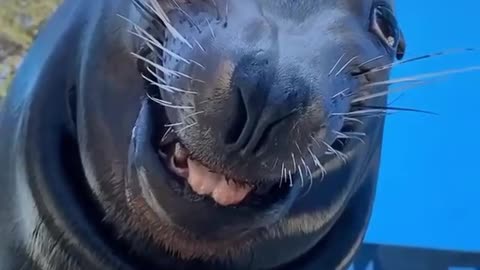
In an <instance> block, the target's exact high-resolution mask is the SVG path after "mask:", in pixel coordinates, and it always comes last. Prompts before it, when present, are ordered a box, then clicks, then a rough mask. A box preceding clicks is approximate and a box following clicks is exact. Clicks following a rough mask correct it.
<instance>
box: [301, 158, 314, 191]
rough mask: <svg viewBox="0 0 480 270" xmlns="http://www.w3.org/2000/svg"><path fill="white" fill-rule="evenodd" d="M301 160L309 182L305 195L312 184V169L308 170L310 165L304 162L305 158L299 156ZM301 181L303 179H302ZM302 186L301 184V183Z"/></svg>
mask: <svg viewBox="0 0 480 270" xmlns="http://www.w3.org/2000/svg"><path fill="white" fill-rule="evenodd" d="M301 161H302V164H303V167H304V168H305V172H306V173H307V175H308V176H310V184H309V186H308V189H307V191H306V192H305V195H306V194H307V193H308V192H309V191H310V190H311V188H312V185H313V175H312V171H311V170H310V167H309V166H308V165H307V163H306V162H305V159H303V158H301ZM302 182H303V181H302ZM302 186H303V185H302Z"/></svg>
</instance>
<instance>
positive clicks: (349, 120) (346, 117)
mask: <svg viewBox="0 0 480 270" xmlns="http://www.w3.org/2000/svg"><path fill="white" fill-rule="evenodd" d="M343 120H344V121H347V122H356V123H359V124H360V125H364V123H363V121H362V120H360V119H357V118H353V117H348V116H344V117H343Z"/></svg>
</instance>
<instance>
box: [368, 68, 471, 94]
mask: <svg viewBox="0 0 480 270" xmlns="http://www.w3.org/2000/svg"><path fill="white" fill-rule="evenodd" d="M478 70H480V65H477V66H470V67H466V68H457V69H450V70H444V71H438V72H431V73H424V74H420V75H414V76H410V77H403V78H397V79H391V80H386V81H381V82H373V83H369V84H366V85H365V86H364V88H369V87H375V86H382V85H392V84H397V83H404V82H413V83H415V82H421V81H420V80H425V79H433V78H438V77H444V76H448V75H452V74H461V73H466V72H470V71H478Z"/></svg>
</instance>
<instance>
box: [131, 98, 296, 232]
mask: <svg viewBox="0 0 480 270" xmlns="http://www.w3.org/2000/svg"><path fill="white" fill-rule="evenodd" d="M150 107H151V104H150V102H149V101H148V100H147V99H146V100H144V101H143V103H142V107H141V110H140V113H139V115H138V118H137V121H136V124H135V126H134V129H133V131H132V137H131V146H130V153H129V163H130V164H129V170H128V177H127V180H126V195H127V200H128V201H129V202H132V200H134V199H137V198H139V197H140V198H142V199H143V200H144V201H145V202H146V203H147V204H148V206H149V207H150V208H151V210H152V211H153V212H154V213H155V214H156V215H157V216H158V218H160V219H161V220H162V221H164V222H167V223H168V224H170V225H173V226H179V227H181V228H183V229H188V230H189V231H193V232H194V233H196V234H197V235H200V236H208V237H212V236H213V237H215V236H217V237H221V236H222V235H223V236H224V235H225V234H226V233H236V234H237V235H241V234H246V233H248V232H251V231H252V230H256V229H261V228H264V227H267V226H269V225H271V224H273V223H275V222H276V221H277V220H279V219H280V218H281V217H283V216H284V215H286V213H287V212H288V209H289V208H290V206H291V205H292V203H293V201H294V200H293V199H294V198H295V197H296V195H297V194H298V193H299V190H300V187H299V185H298V183H295V184H294V185H293V187H290V188H289V192H287V193H286V194H285V196H283V197H280V198H279V199H278V200H277V201H275V202H273V203H271V204H265V205H256V206H255V207H252V206H248V205H245V206H227V207H224V206H220V205H216V204H214V203H213V200H211V201H210V200H200V201H192V200H188V199H186V198H184V197H183V196H181V195H180V194H179V193H178V192H176V191H175V190H174V189H173V188H172V186H171V179H170V180H169V178H171V177H172V173H171V172H170V171H169V169H168V167H167V165H166V164H164V163H163V162H162V160H161V159H160V157H159V156H158V153H157V151H156V148H155V147H154V146H153V145H152V143H151V137H152V133H153V127H154V125H153V123H152V122H153V121H152V116H151V113H150V112H149V110H150V109H151V108H150ZM212 220H215V225H211V221H212ZM208 224H210V226H207V225H208Z"/></svg>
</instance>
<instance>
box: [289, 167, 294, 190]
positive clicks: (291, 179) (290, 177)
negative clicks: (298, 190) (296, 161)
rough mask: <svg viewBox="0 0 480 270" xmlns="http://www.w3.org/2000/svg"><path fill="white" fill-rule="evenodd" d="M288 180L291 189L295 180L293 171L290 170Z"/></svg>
mask: <svg viewBox="0 0 480 270" xmlns="http://www.w3.org/2000/svg"><path fill="white" fill-rule="evenodd" d="M288 178H289V179H290V187H293V178H292V171H291V170H288Z"/></svg>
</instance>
